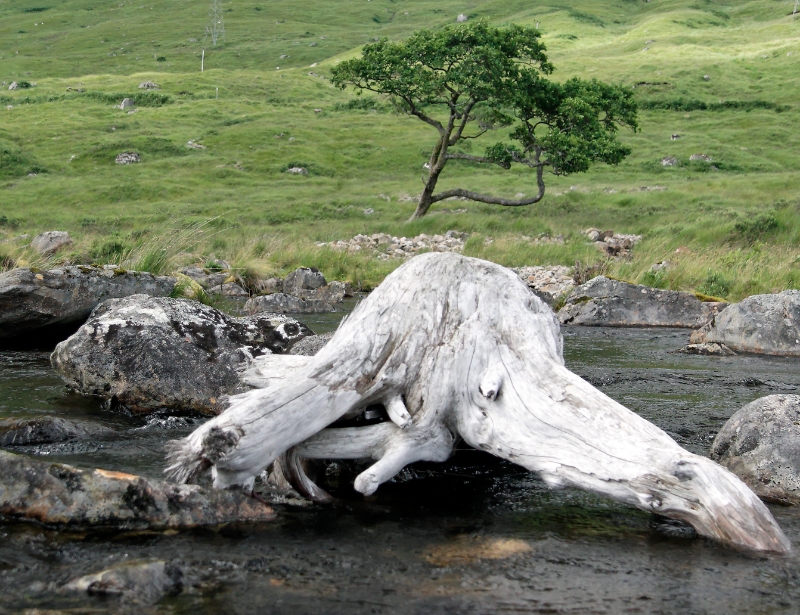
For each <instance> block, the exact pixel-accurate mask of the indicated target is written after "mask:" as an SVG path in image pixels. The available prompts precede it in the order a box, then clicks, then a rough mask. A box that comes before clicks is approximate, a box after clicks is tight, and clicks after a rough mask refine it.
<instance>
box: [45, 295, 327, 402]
mask: <svg viewBox="0 0 800 615" xmlns="http://www.w3.org/2000/svg"><path fill="white" fill-rule="evenodd" d="M312 334H313V332H312V331H311V330H310V329H309V328H308V327H306V326H305V325H303V324H301V323H299V322H297V321H296V320H294V319H292V318H288V317H286V316H279V315H276V314H265V313H261V314H256V315H255V316H250V317H247V318H234V317H231V316H228V315H226V314H223V313H222V312H220V311H219V310H215V309H214V308H211V307H209V306H206V305H202V304H200V303H197V302H194V301H187V300H183V299H167V298H158V297H148V296H146V295H134V296H132V297H127V298H125V299H114V300H111V301H107V302H105V303H103V304H102V305H100V306H98V307H97V308H96V309H95V310H94V312H92V315H91V316H90V318H89V320H88V321H87V322H86V324H84V325H83V326H82V327H81V328H80V329H79V330H78V331H77V332H76V333H75V334H74V335H73V336H72V337H70V338H69V339H67V340H65V341H63V342H61V343H60V344H59V345H58V346H56V349H55V351H54V352H53V354H52V356H51V359H50V360H51V362H52V364H53V367H54V368H55V370H56V371H57V372H58V374H59V375H60V376H61V377H62V378H63V379H64V380H65V381H66V383H67V385H68V386H69V387H70V388H72V389H74V390H75V391H77V392H79V393H83V394H85V395H94V396H97V397H100V398H102V399H104V400H106V401H107V402H109V403H110V404H111V405H112V406H115V405H121V406H123V407H125V408H128V409H129V410H131V411H132V412H135V413H148V412H152V411H154V410H157V409H160V408H174V409H186V410H195V411H198V412H203V413H207V414H218V413H219V412H221V411H222V409H223V404H222V402H221V399H220V398H221V397H223V396H225V395H230V394H234V393H238V392H240V391H241V389H240V384H239V378H238V370H239V369H240V368H241V367H242V365H243V364H245V363H246V362H247V361H249V360H250V359H252V357H254V356H257V355H260V354H265V353H277V354H281V353H284V352H286V351H288V350H289V348H290V347H291V346H292V344H293V343H295V342H296V341H298V340H300V339H302V338H303V337H305V336H307V335H312Z"/></svg>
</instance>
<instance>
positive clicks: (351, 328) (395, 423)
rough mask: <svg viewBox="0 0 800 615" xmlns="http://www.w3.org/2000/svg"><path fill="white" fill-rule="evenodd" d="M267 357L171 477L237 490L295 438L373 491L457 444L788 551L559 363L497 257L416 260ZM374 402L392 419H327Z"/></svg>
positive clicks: (656, 435) (743, 489)
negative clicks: (303, 351) (298, 353)
mask: <svg viewBox="0 0 800 615" xmlns="http://www.w3.org/2000/svg"><path fill="white" fill-rule="evenodd" d="M287 359H289V361H287ZM264 361H265V363H262V364H260V367H259V365H258V364H257V365H255V366H254V368H253V369H252V370H251V372H250V373H248V374H246V375H245V378H246V379H249V380H250V382H251V384H260V385H261V386H265V387H266V388H263V389H257V390H254V391H250V392H248V393H245V394H242V395H237V396H235V397H232V398H231V405H230V407H229V408H228V409H227V410H226V411H225V412H223V413H222V414H221V415H220V416H218V417H216V418H214V419H213V420H211V421H209V422H208V423H206V424H204V425H203V426H202V427H200V428H198V429H197V430H196V431H195V432H194V433H192V434H191V435H190V436H188V437H187V438H186V439H184V440H182V441H178V442H175V443H174V445H173V449H172V451H171V453H170V455H169V463H170V465H169V467H168V469H167V470H166V471H167V473H168V474H169V475H170V476H171V477H172V478H174V479H176V480H179V481H188V480H190V479H192V477H193V476H195V475H196V474H197V473H199V472H201V471H202V470H203V469H205V468H208V467H211V469H212V475H213V478H214V484H215V486H217V487H219V488H226V487H231V486H235V485H240V486H243V487H244V488H248V487H249V486H250V485H252V483H253V480H254V477H255V476H256V475H258V474H259V473H260V472H262V471H263V470H264V469H265V468H267V466H269V465H270V464H271V463H273V462H274V461H275V460H276V459H278V458H279V456H281V455H282V454H284V453H286V451H289V449H292V447H296V448H295V449H294V450H293V451H290V452H289V453H288V455H287V457H289V461H290V462H291V463H293V464H294V466H293V467H294V469H295V471H299V472H302V468H301V467H299V465H298V464H297V463H295V462H296V459H294V457H296V456H298V455H299V456H301V457H310V458H314V457H316V458H328V459H336V458H342V459H343V458H370V457H371V458H373V459H375V460H376V462H375V464H374V465H372V466H371V467H369V468H368V469H367V470H366V471H364V472H363V473H362V474H360V475H359V476H358V477H357V478H356V481H355V488H356V489H357V490H358V491H360V492H362V493H364V494H371V493H373V492H374V491H375V490H376V489H377V488H378V486H379V485H380V484H381V483H383V482H386V481H387V480H389V479H390V478H392V477H393V476H394V475H395V474H397V473H398V472H399V471H400V470H401V469H402V468H403V467H404V466H405V465H407V464H409V463H412V462H415V461H421V460H427V461H443V460H445V459H447V458H448V456H449V455H450V454H451V452H452V450H453V446H454V444H455V442H456V441H457V439H458V438H463V439H464V440H465V441H466V442H467V443H468V444H469V445H471V446H473V447H475V448H478V449H481V450H485V451H488V452H491V453H493V454H495V455H497V456H499V457H502V458H503V459H507V460H509V461H513V462H515V463H517V464H519V465H521V466H523V467H525V468H527V469H528V470H531V471H533V472H537V473H538V474H539V475H540V476H541V477H542V478H543V479H544V480H545V481H546V483H547V484H548V485H549V486H551V487H553V488H558V487H578V488H581V489H585V490H588V491H591V492H594V493H598V494H601V495H605V496H608V497H611V498H613V499H615V500H618V501H621V502H626V503H628V504H632V505H633V506H637V507H639V508H641V509H643V510H647V511H651V512H654V513H658V514H660V515H665V516H668V517H672V518H675V519H680V520H682V521H685V522H687V523H689V524H691V525H692V526H694V528H695V529H696V530H697V531H698V533H700V534H702V535H704V536H709V537H711V538H715V539H718V540H721V541H723V542H728V543H731V544H735V545H741V546H744V547H748V548H752V549H758V550H771V551H787V550H789V549H790V544H789V541H788V540H787V539H786V537H785V536H784V535H783V533H782V532H781V530H780V528H779V527H778V525H777V523H776V522H775V520H774V519H773V518H772V515H771V514H770V512H769V510H768V509H767V508H766V506H765V505H764V504H763V503H762V502H761V501H760V500H759V499H758V498H757V497H756V495H755V494H754V493H753V492H752V491H751V490H750V489H749V488H748V487H747V486H746V485H745V484H744V483H742V482H741V481H740V480H739V479H738V478H736V477H735V476H734V475H733V474H731V473H730V472H728V471H727V470H725V469H724V468H722V467H721V466H719V465H717V464H716V463H714V462H713V461H711V460H709V459H707V458H704V457H700V456H698V455H694V454H691V453H689V452H687V451H685V450H684V449H682V448H681V447H680V446H678V445H677V444H676V443H675V442H674V441H673V440H672V439H671V438H670V437H669V436H668V435H667V434H666V433H665V432H664V431H662V430H661V429H659V428H658V427H656V426H655V425H653V424H651V423H649V422H648V421H646V420H645V419H643V418H641V417H639V416H638V415H636V414H634V413H633V412H631V411H629V410H627V409H626V408H624V407H623V406H621V405H620V404H618V403H617V402H615V401H614V400H612V399H611V398H609V397H607V396H606V395H604V394H603V393H601V392H600V391H598V390H597V389H595V388H594V387H592V386H591V385H590V384H588V383H587V382H586V381H584V380H583V379H581V378H580V377H578V376H576V375H575V374H573V373H572V372H570V371H569V370H568V369H566V367H564V360H563V357H562V338H561V333H560V329H559V324H558V320H557V319H556V317H555V315H554V314H553V312H552V311H551V310H550V309H549V308H548V307H547V306H546V305H545V304H544V303H543V302H542V301H541V300H540V299H539V298H538V297H536V296H535V295H534V294H532V293H531V292H530V291H529V290H528V288H527V287H526V286H525V284H524V283H523V282H522V281H521V280H520V279H519V278H518V277H517V276H516V275H515V274H514V273H513V272H511V271H510V270H508V269H505V268H503V267H500V266H498V265H495V264H492V263H489V262H486V261H481V260H477V259H472V258H466V257H463V256H460V255H457V254H426V255H422V256H419V257H416V258H414V259H412V260H411V261H409V262H408V263H406V264H405V265H403V266H402V267H400V268H399V269H397V270H396V271H395V272H394V273H392V274H391V275H390V276H388V277H387V278H386V281H385V282H384V283H383V284H381V285H380V287H378V288H377V289H376V290H375V291H374V292H373V293H372V294H371V295H370V296H369V297H368V298H367V299H366V300H364V301H363V302H362V303H361V304H360V305H359V306H358V307H357V308H356V309H355V310H354V311H353V313H352V314H351V315H350V316H349V318H348V319H347V320H345V321H344V322H343V323H342V325H341V326H340V327H339V329H338V331H337V332H336V334H335V335H334V336H333V338H332V339H331V341H330V342H329V343H328V344H327V345H326V346H325V347H324V348H323V349H322V350H321V351H320V352H319V353H318V354H317V355H315V356H313V357H291V358H290V357H282V358H278V357H267V358H265V359H264ZM269 362H271V366H270V365H269V364H268V363H269ZM259 379H260V380H259ZM377 403H380V404H383V406H384V407H385V408H386V410H387V413H388V416H389V418H390V419H391V422H385V423H381V424H378V425H372V426H367V427H356V428H331V429H325V428H326V427H328V426H329V425H331V424H332V423H334V422H335V421H337V420H338V419H341V418H347V417H354V416H357V415H358V414H359V413H361V412H362V411H363V410H364V408H365V407H366V406H368V405H370V404H377ZM284 461H286V460H284ZM286 465H287V464H286V463H284V469H286ZM289 473H290V474H291V471H290V472H289Z"/></svg>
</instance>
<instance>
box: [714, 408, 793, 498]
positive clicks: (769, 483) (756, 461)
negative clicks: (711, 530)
mask: <svg viewBox="0 0 800 615" xmlns="http://www.w3.org/2000/svg"><path fill="white" fill-rule="evenodd" d="M711 458H712V459H714V460H715V461H717V462H719V463H721V464H722V465H724V466H725V467H726V468H728V469H729V470H730V471H731V472H733V473H734V474H736V476H738V477H739V478H741V479H742V480H743V481H744V482H745V483H746V484H747V485H748V486H749V487H750V488H751V489H752V490H753V491H754V492H755V493H756V495H758V496H759V497H761V498H764V499H765V500H777V501H788V502H800V395H768V396H766V397H762V398H760V399H757V400H755V401H753V402H751V403H749V404H747V405H746V406H744V407H743V408H741V409H739V410H737V411H736V413H735V414H734V415H733V416H732V417H731V418H730V419H728V422H727V423H725V425H724V426H723V427H722V429H721V430H720V432H719V433H718V434H717V437H716V438H714V443H713V444H712V445H711Z"/></svg>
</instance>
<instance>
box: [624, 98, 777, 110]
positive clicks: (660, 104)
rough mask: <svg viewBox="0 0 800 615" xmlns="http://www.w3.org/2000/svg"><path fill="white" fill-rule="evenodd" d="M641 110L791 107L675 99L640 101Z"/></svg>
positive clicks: (755, 102)
mask: <svg viewBox="0 0 800 615" xmlns="http://www.w3.org/2000/svg"><path fill="white" fill-rule="evenodd" d="M639 108H640V109H648V110H656V109H661V110H664V111H684V112H687V111H753V110H754V109H768V110H770V111H775V112H777V113H781V112H783V111H787V110H788V109H790V108H791V107H789V106H788V105H779V104H777V103H774V102H770V101H768V100H723V101H719V102H713V103H706V102H703V101H702V100H698V99H696V98H688V99H687V98H674V99H664V100H657V99H656V100H640V101H639Z"/></svg>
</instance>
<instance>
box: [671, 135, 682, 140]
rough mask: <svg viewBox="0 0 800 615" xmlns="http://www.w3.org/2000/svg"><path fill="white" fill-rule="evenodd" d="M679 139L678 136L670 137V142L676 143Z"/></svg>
mask: <svg viewBox="0 0 800 615" xmlns="http://www.w3.org/2000/svg"><path fill="white" fill-rule="evenodd" d="M680 138H681V136H680V135H672V136H671V137H670V140H672V141H677V140H678V139H680Z"/></svg>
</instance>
